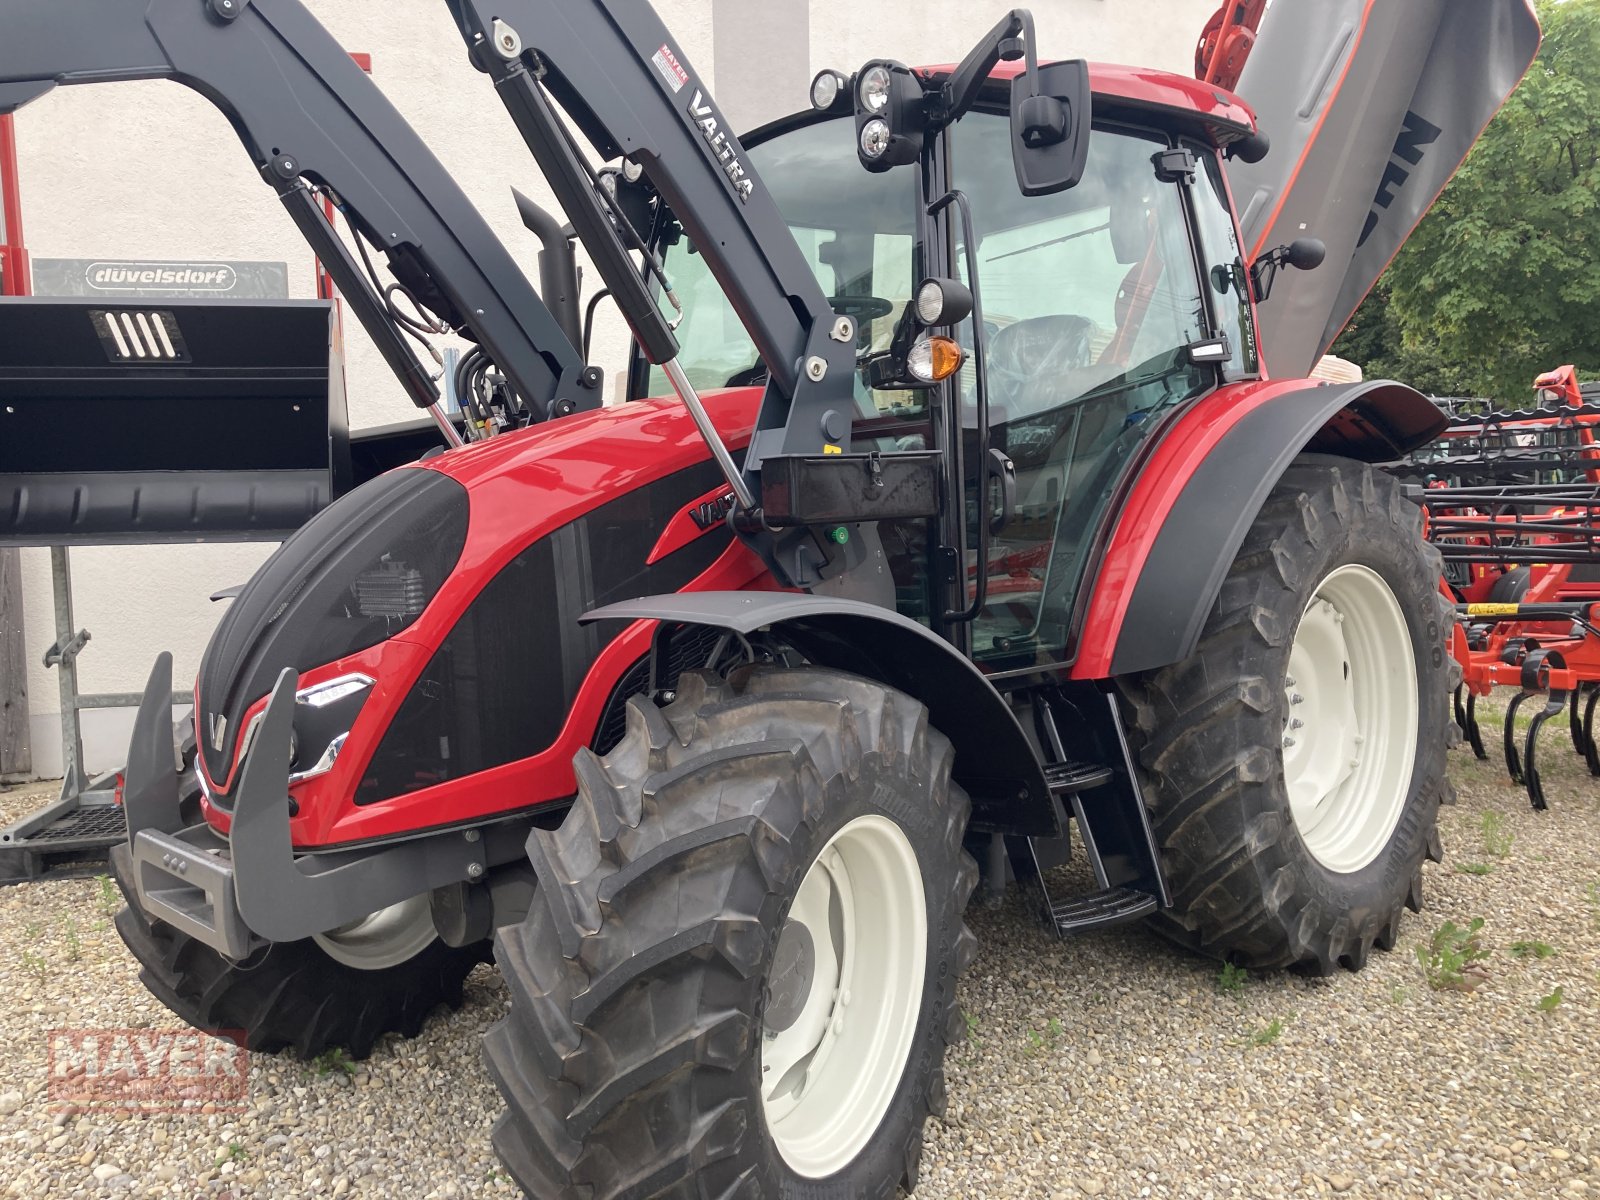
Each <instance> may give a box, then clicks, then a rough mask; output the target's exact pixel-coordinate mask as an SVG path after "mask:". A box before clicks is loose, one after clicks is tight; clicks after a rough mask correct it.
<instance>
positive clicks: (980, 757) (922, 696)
mask: <svg viewBox="0 0 1600 1200" xmlns="http://www.w3.org/2000/svg"><path fill="white" fill-rule="evenodd" d="M583 620H584V621H586V622H587V621H617V620H622V621H631V620H657V621H662V622H666V623H669V624H676V625H711V626H715V627H717V628H719V629H731V630H734V631H736V632H738V633H744V634H748V633H753V632H754V631H756V630H757V629H763V628H773V629H781V632H782V635H783V637H784V639H785V640H787V641H789V642H790V643H792V644H793V645H794V647H795V648H796V649H797V650H799V651H800V653H802V654H804V655H805V656H806V658H807V659H809V660H810V661H811V662H813V663H816V664H817V665H819V666H824V667H833V668H835V669H837V670H841V671H851V672H854V673H855V674H857V675H865V676H867V677H869V678H872V679H876V680H878V681H879V682H881V683H885V684H888V685H889V686H891V687H895V688H899V689H900V690H901V691H903V692H905V693H906V694H908V695H910V696H914V697H916V699H918V700H920V701H921V702H922V703H923V704H925V705H927V707H928V720H929V722H930V723H931V724H932V725H933V727H934V728H936V729H938V730H939V732H940V733H942V734H944V735H945V736H946V737H948V738H949V739H950V741H951V743H952V744H953V745H954V747H955V752H956V761H955V770H954V777H955V780H956V782H957V783H959V784H960V785H961V786H962V787H963V788H965V789H966V790H967V793H968V795H969V796H970V797H971V798H972V821H971V824H970V827H971V828H972V829H974V830H978V831H983V830H1001V831H1003V832H1006V833H1014V834H1025V835H1028V836H1031V837H1058V836H1060V834H1061V826H1060V821H1059V819H1058V816H1057V811H1056V808H1055V806H1054V805H1053V804H1051V803H1050V789H1049V787H1048V786H1047V785H1046V783H1045V778H1044V770H1043V767H1042V766H1041V765H1040V762H1039V758H1038V755H1037V753H1036V752H1035V751H1034V748H1033V743H1032V742H1031V741H1030V740H1029V738H1028V736H1027V734H1026V733H1024V732H1023V729H1022V726H1021V725H1019V724H1018V723H1017V719H1016V717H1015V716H1014V715H1013V714H1012V711H1011V708H1010V706H1009V705H1007V704H1006V702H1005V700H1004V699H1003V698H1002V697H1001V695H1000V693H999V692H997V691H996V690H995V688H994V685H993V684H991V683H990V682H989V681H988V679H986V678H985V677H984V676H983V674H982V673H981V672H979V670H978V668H977V667H975V666H973V664H972V662H971V661H970V660H969V659H967V658H966V657H965V656H964V655H963V654H962V653H961V652H960V651H959V650H957V649H956V648H955V647H954V646H951V645H950V644H949V643H948V642H946V641H944V640H943V639H941V638H939V637H938V636H937V635H935V634H934V633H933V632H932V631H931V630H929V629H927V628H926V627H924V626H922V625H918V624H917V623H916V622H915V621H912V620H910V619H908V618H906V617H903V616H901V615H900V614H899V613H896V612H893V611H891V610H889V609H886V608H879V607H878V606H876V605H872V604H864V603H861V602H860V601H855V600H843V599H835V598H832V597H826V596H814V595H801V594H796V593H790V592H680V593H677V594H675V595H670V596H643V597H640V598H639V599H637V600H625V601H622V602H621V603H619V604H610V605H607V606H606V607H604V608H597V609H595V610H593V611H592V612H589V613H586V614H584V616H583Z"/></svg>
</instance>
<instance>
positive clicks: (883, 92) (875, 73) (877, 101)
mask: <svg viewBox="0 0 1600 1200" xmlns="http://www.w3.org/2000/svg"><path fill="white" fill-rule="evenodd" d="M893 82H894V80H893V77H892V76H891V75H890V74H889V68H888V67H886V66H884V65H883V64H882V63H876V64H874V65H873V66H870V67H868V68H867V69H866V70H865V71H863V72H861V81H860V83H858V84H857V85H856V93H857V98H858V100H859V101H860V103H861V107H862V108H863V109H865V110H866V111H867V112H869V113H881V112H882V111H883V110H884V109H885V108H887V107H888V106H889V88H890V86H891V85H892V84H893Z"/></svg>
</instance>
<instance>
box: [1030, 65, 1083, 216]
mask: <svg viewBox="0 0 1600 1200" xmlns="http://www.w3.org/2000/svg"><path fill="white" fill-rule="evenodd" d="M1032 57H1033V56H1032V53H1031V52H1030V54H1029V58H1030V59H1031V58H1032ZM1089 120H1090V99H1089V66H1088V64H1087V63H1085V62H1083V61H1082V60H1081V59H1076V60H1073V61H1071V62H1056V63H1050V64H1048V65H1046V66H1043V67H1031V69H1030V70H1027V71H1024V72H1023V73H1022V74H1021V75H1018V76H1017V77H1016V78H1015V79H1013V80H1012V81H1011V159H1012V162H1013V163H1014V164H1015V166H1016V169H1017V186H1018V187H1020V188H1021V189H1022V194H1023V195H1024V196H1048V195H1052V194H1053V193H1055V192H1064V191H1066V190H1067V189H1068V188H1070V187H1075V186H1076V185H1077V183H1078V181H1079V180H1080V179H1082V178H1083V170H1084V166H1085V164H1086V163H1087V162H1088V158H1089Z"/></svg>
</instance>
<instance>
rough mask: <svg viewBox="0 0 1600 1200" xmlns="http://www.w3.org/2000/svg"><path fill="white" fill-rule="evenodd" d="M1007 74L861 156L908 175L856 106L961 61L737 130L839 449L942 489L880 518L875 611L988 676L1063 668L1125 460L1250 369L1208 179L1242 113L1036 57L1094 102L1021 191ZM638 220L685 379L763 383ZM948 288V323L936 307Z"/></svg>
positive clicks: (711, 281) (937, 86)
mask: <svg viewBox="0 0 1600 1200" xmlns="http://www.w3.org/2000/svg"><path fill="white" fill-rule="evenodd" d="M1016 65H1018V64H1010V63H1000V64H999V65H998V67H997V68H996V69H995V70H994V71H992V72H991V74H990V76H989V79H988V81H987V82H986V83H984V84H983V85H982V86H981V87H979V88H977V89H976V91H975V94H974V98H973V103H972V105H971V107H970V109H969V110H968V111H966V112H965V113H964V114H963V115H962V116H961V117H960V119H959V120H956V121H954V122H951V123H949V124H948V125H946V126H945V127H943V128H941V129H940V130H939V131H938V132H937V134H935V135H931V136H925V137H922V138H920V139H917V141H918V145H917V146H916V147H915V148H914V157H909V158H908V157H907V156H908V155H909V154H910V153H911V152H910V151H904V150H900V149H899V147H898V145H897V144H896V143H895V139H894V137H891V138H890V149H888V150H887V151H885V152H884V153H885V154H894V153H900V154H901V155H902V158H903V159H905V161H902V162H900V163H899V164H898V165H896V166H894V167H891V168H888V169H874V168H876V167H877V165H878V164H877V163H876V162H875V161H874V159H873V158H872V157H871V156H870V155H869V150H870V148H871V147H873V146H875V145H876V144H877V142H876V141H874V137H875V136H876V137H877V138H878V140H882V138H883V136H885V135H883V134H881V133H880V132H879V131H877V130H875V129H874V128H873V127H872V122H873V121H874V120H877V118H875V117H872V116H870V114H871V113H874V112H879V111H883V112H888V113H890V114H891V115H892V114H893V113H894V111H895V109H896V105H897V104H899V103H900V101H895V100H890V101H886V102H884V103H883V104H882V105H881V107H880V108H876V109H875V108H873V104H874V103H875V93H874V91H873V88H874V86H879V87H881V86H882V85H881V82H880V81H879V79H878V76H883V75H887V76H888V77H889V78H890V79H891V81H892V83H891V85H890V86H889V90H890V91H891V92H892V91H894V90H895V88H897V87H904V86H907V83H906V81H908V80H909V81H912V82H911V84H910V85H909V86H914V87H915V88H916V89H917V93H918V96H919V97H922V98H924V99H926V101H927V102H928V103H933V102H934V101H935V100H937V98H939V97H941V96H942V95H945V94H947V92H948V89H949V87H950V85H951V80H952V78H957V77H959V75H960V69H959V68H948V67H941V68H932V69H925V70H918V71H914V72H909V73H905V74H902V73H901V72H900V71H899V70H898V69H894V70H892V71H891V70H890V69H889V68H888V67H885V66H884V65H883V64H868V65H867V66H866V67H864V68H863V69H862V70H861V71H860V72H858V73H857V74H856V75H855V76H854V77H852V78H847V77H844V76H842V75H837V74H836V73H834V72H828V71H825V72H823V73H822V74H820V75H819V76H818V77H817V80H816V82H815V84H814V85H813V89H812V92H813V95H812V99H813V109H812V111H810V112H808V113H803V114H798V115H795V116H791V117H788V118H785V119H783V120H779V121H777V122H774V123H773V124H770V125H768V126H766V127H764V128H762V129H760V130H758V131H756V132H755V133H754V134H752V135H751V136H749V137H748V138H747V139H745V147H746V150H747V153H748V157H749V159H750V162H751V164H752V165H753V167H754V168H755V170H756V172H757V173H758V175H759V177H760V179H761V180H762V182H763V183H764V185H765V186H766V187H767V188H768V189H769V190H770V192H771V194H772V196H773V199H774V200H775V201H776V203H777V205H778V208H779V210H780V211H781V212H782V214H783V216H784V219H785V220H786V221H787V222H788V224H789V228H790V230H791V232H792V233H793V234H794V237H795V240H796V241H797V242H798V244H799V246H800V248H801V251H802V253H803V254H804V256H805V258H806V261H807V263H808V265H809V266H810V268H811V270H812V271H813V273H814V274H815V275H816V278H817V280H818V282H819V283H820V284H821V286H822V288H823V291H824V292H825V293H826V294H827V296H828V302H829V304H830V306H831V307H832V308H833V310H834V311H835V312H836V313H839V314H841V315H843V316H845V317H848V318H850V319H851V320H852V322H853V326H854V345H855V351H856V371H855V378H854V401H855V406H856V413H855V414H854V416H855V425H854V430H853V439H852V443H853V444H852V445H851V446H850V447H849V449H850V451H851V452H853V453H856V454H862V453H869V452H877V453H879V454H882V455H885V456H888V455H893V454H897V453H908V452H910V453H915V452H922V451H938V452H940V453H939V457H938V459H937V461H938V462H939V464H940V465H941V468H942V471H943V475H944V478H943V479H942V480H941V481H940V482H941V487H942V490H943V494H944V495H946V496H947V497H950V498H952V500H954V499H955V498H957V497H960V498H961V500H960V502H953V503H949V504H947V505H945V507H944V512H943V514H942V515H941V516H938V517H933V518H910V519H899V520H894V521H882V522H880V523H879V533H880V536H881V537H882V539H883V543H884V551H885V556H886V559H887V561H888V563H889V566H890V569H891V571H892V572H893V575H894V583H895V596H896V603H897V607H898V609H899V610H900V612H901V613H902V614H904V615H906V616H909V617H911V618H913V619H914V620H917V621H919V622H921V623H924V624H927V625H929V626H931V627H933V628H935V629H936V630H937V631H939V632H941V633H943V634H945V636H947V637H949V638H950V639H951V640H953V641H956V642H957V643H958V644H961V645H963V647H964V648H965V649H966V650H967V651H968V653H969V654H970V655H971V656H972V657H973V658H974V659H975V660H976V661H977V662H978V663H979V664H980V665H982V666H983V667H984V669H985V670H986V671H989V672H991V673H994V672H1004V671H1011V670H1020V669H1033V668H1037V667H1039V666H1046V665H1051V664H1056V663H1060V662H1062V661H1065V660H1067V659H1069V658H1070V657H1071V656H1072V655H1073V653H1074V650H1075V646H1074V633H1073V631H1074V627H1075V620H1074V618H1075V615H1076V614H1077V609H1078V602H1079V598H1080V596H1081V595H1082V593H1083V591H1084V588H1083V583H1084V579H1085V576H1086V573H1087V569H1088V567H1089V564H1090V563H1091V562H1093V561H1094V558H1095V555H1094V550H1095V547H1096V545H1097V544H1098V543H1099V542H1101V541H1102V539H1103V538H1104V536H1105V534H1106V533H1107V532H1108V526H1109V524H1110V521H1111V519H1112V517H1113V515H1114V514H1113V505H1112V499H1113V497H1114V496H1115V495H1116V493H1117V490H1118V486H1119V483H1121V482H1122V481H1123V480H1124V479H1125V478H1126V477H1127V474H1128V472H1129V470H1130V467H1131V466H1132V464H1134V463H1135V462H1136V461H1137V460H1138V459H1139V456H1140V451H1141V448H1142V447H1144V446H1145V445H1146V443H1147V441H1148V440H1149V438H1150V436H1151V434H1152V433H1153V432H1154V431H1155V430H1157V429H1158V428H1159V427H1160V426H1161V425H1162V423H1163V422H1164V421H1165V420H1167V419H1168V418H1169V417H1171V416H1172V415H1173V414H1175V413H1176V412H1178V411H1179V410H1181V409H1183V408H1184V407H1185V406H1186V405H1187V404H1189V403H1190V402H1191V401H1193V400H1195V399H1196V398H1198V397H1200V396H1202V395H1204V394H1206V393H1208V392H1210V391H1211V390H1213V389H1214V388H1216V387H1217V386H1219V385H1220V384H1222V383H1224V382H1227V381H1234V380H1241V379H1248V378H1252V377H1256V376H1257V375H1259V373H1260V371H1261V364H1260V361H1259V358H1258V354H1257V349H1256V337H1255V332H1254V314H1253V307H1252V299H1251V283H1250V278H1249V273H1248V271H1247V270H1246V268H1245V264H1244V256H1243V255H1242V253H1241V250H1240V243H1239V236H1238V232H1237V227H1236V224H1235V221H1234V216H1233V213H1232V210H1231V207H1230V202H1229V196H1228V189H1227V183H1226V180H1225V178H1224V175H1223V165H1222V160H1223V157H1224V155H1225V154H1227V153H1229V152H1230V149H1232V150H1235V151H1237V150H1238V149H1240V148H1243V149H1245V150H1246V151H1249V150H1250V149H1252V148H1254V147H1255V146H1256V142H1255V141H1254V127H1253V119H1252V117H1251V115H1250V113H1249V111H1248V110H1247V109H1246V108H1245V107H1244V106H1243V105H1242V104H1241V103H1240V102H1239V101H1238V100H1236V99H1234V98H1232V97H1229V96H1226V95H1225V94H1224V93H1221V92H1218V91H1217V90H1215V89H1213V88H1210V87H1202V86H1200V85H1198V84H1196V82H1195V81H1193V80H1188V79H1183V78H1179V77H1176V76H1163V75H1160V74H1157V73H1152V72H1147V71H1134V70H1129V69H1125V68H1116V67H1099V66H1096V67H1086V66H1085V65H1084V64H1082V63H1060V64H1050V65H1048V66H1046V67H1044V68H1043V69H1042V71H1041V72H1040V74H1041V75H1042V76H1043V77H1044V78H1045V79H1047V80H1049V79H1051V78H1052V75H1051V73H1052V72H1056V71H1058V69H1059V70H1063V71H1071V72H1073V73H1074V74H1075V75H1077V76H1078V77H1079V78H1081V79H1082V80H1083V95H1084V96H1085V97H1089V96H1092V102H1091V104H1092V109H1091V111H1088V112H1085V113H1084V114H1083V117H1084V128H1083V130H1082V131H1081V132H1077V133H1073V134H1069V135H1068V139H1067V140H1071V139H1073V138H1076V139H1079V140H1080V144H1079V145H1078V146H1077V147H1076V148H1075V153H1076V156H1077V160H1078V161H1077V162H1075V163H1074V164H1073V167H1072V169H1071V171H1070V175H1071V178H1070V179H1069V180H1066V181H1065V182H1064V185H1060V186H1052V187H1050V188H1048V189H1044V188H1034V189H1032V190H1034V191H1035V192H1037V193H1038V194H1031V195H1030V194H1026V191H1027V190H1028V189H1027V188H1026V181H1025V180H1024V179H1022V177H1021V176H1022V168H1021V167H1020V166H1018V165H1017V164H1018V156H1019V154H1021V153H1023V152H1022V151H1019V150H1018V148H1017V141H1016V137H1015V129H1016V126H1017V124H1018V117H1017V110H1018V108H1019V107H1020V105H1019V103H1018V102H1017V100H1016V98H1015V97H1014V96H1013V97H1012V100H1011V102H1010V104H1009V105H1008V88H1012V89H1013V90H1018V89H1017V88H1016V87H1015V85H1016V82H1017V81H1018V80H1020V79H1022V78H1024V76H1022V75H1020V74H1019V72H1018V71H1016V70H1015V69H1014V67H1015V66H1016ZM1055 78H1056V79H1057V82H1055V83H1054V84H1053V85H1052V86H1053V87H1054V88H1056V89H1058V90H1065V91H1067V92H1068V94H1069V95H1070V93H1071V90H1072V89H1071V88H1070V87H1069V88H1062V85H1061V83H1060V82H1059V76H1056V77H1055ZM1024 103H1025V100H1024ZM1069 103H1070V101H1069ZM864 115H865V119H864ZM879 124H883V122H882V121H879ZM896 136H897V135H896ZM901 140H904V139H901ZM863 166H865V167H866V168H867V169H865V170H864V169H863ZM1019 183H1022V184H1024V186H1020V187H1019ZM1057 183H1058V184H1061V183H1062V181H1059V180H1058V181H1057ZM658 229H659V236H658V239H657V250H658V253H659V254H660V255H661V257H662V261H663V265H664V266H665V268H666V273H667V275H668V276H669V277H670V278H671V280H672V282H673V286H674V290H675V293H676V296H677V298H678V299H679V300H680V301H681V302H682V305H683V310H684V316H683V320H682V323H681V324H680V326H679V327H678V329H677V335H678V338H679V341H680V345H681V352H680V356H679V362H680V364H681V366H682V367H683V369H684V370H685V372H686V373H687V374H688V376H689V378H690V380H691V381H692V382H693V384H694V386H695V387H696V388H697V389H700V390H703V391H711V390H715V389H720V388H731V387H739V386H745V385H750V384H756V383H764V382H765V381H766V370H765V367H764V365H763V364H762V362H761V360H760V357H759V355H758V354H757V352H756V349H755V347H754V345H753V344H752V342H751V340H750V339H749V337H748V336H746V334H745V332H744V328H743V326H742V325H741V323H740V320H739V317H738V315H737V313H736V312H735V311H734V309H733V307H732V305H731V304H730V302H729V301H728V299H727V297H726V295H725V293H724V291H723V290H722V288H721V287H720V285H719V284H718V282H717V280H716V278H715V277H714V276H713V274H712V272H711V270H710V268H709V266H708V264H707V262H706V259H705V258H704V257H703V256H702V255H701V254H700V253H699V251H698V248H697V247H696V246H695V244H694V242H693V241H692V239H690V238H689V237H687V236H686V235H684V234H683V233H682V230H681V229H680V228H679V227H678V226H677V225H676V224H675V223H674V222H672V221H671V220H670V219H667V220H665V221H662V222H660V223H659V225H658ZM952 285H953V286H952ZM947 293H948V295H947ZM952 297H954V298H956V300H957V302H958V303H959V305H960V308H959V309H952V308H951V307H950V306H949V304H948V303H942V302H946V301H949V300H950V299H951V298H952ZM941 307H943V308H944V309H945V311H943V312H941V311H940V308H941ZM631 382H632V394H633V395H634V396H636V397H642V396H648V395H661V394H664V393H670V392H671V390H672V384H671V381H670V380H669V379H668V377H667V375H666V373H665V372H664V371H663V370H662V369H661V368H660V367H652V366H650V364H649V363H648V362H647V360H646V359H645V358H644V356H643V355H642V354H640V355H638V356H637V357H636V359H635V362H634V364H633V372H632V379H631ZM841 536H842V535H841Z"/></svg>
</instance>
